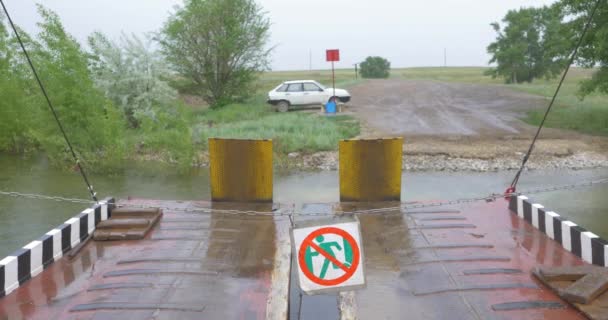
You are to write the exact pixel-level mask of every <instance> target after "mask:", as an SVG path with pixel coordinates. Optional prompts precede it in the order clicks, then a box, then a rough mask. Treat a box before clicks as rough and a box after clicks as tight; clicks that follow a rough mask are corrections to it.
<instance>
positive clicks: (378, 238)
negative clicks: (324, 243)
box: [340, 199, 584, 320]
mask: <svg viewBox="0 0 608 320" xmlns="http://www.w3.org/2000/svg"><path fill="white" fill-rule="evenodd" d="M366 206H367V205H366V204H342V205H340V209H341V210H349V209H358V210H360V209H365V207H366ZM390 206H392V205H390V204H387V205H386V207H390ZM373 207H377V205H374V206H373ZM447 209H451V210H454V211H453V214H450V216H458V217H464V218H466V219H467V221H468V222H470V223H471V224H474V225H475V227H476V228H475V229H466V228H464V229H463V228H446V229H419V228H417V226H419V222H418V221H419V219H418V218H420V217H423V216H424V217H432V216H445V215H446V210H437V212H432V213H431V212H427V213H424V214H421V215H418V214H411V213H407V212H405V213H404V212H394V214H385V215H382V216H380V215H360V216H359V219H360V221H361V232H362V237H363V246H364V248H363V249H364V250H365V253H366V261H365V268H366V269H365V270H366V280H367V287H366V288H365V289H362V290H359V291H355V292H354V298H353V299H352V300H353V301H352V302H348V303H347V302H345V301H344V300H342V296H341V300H340V303H341V306H342V307H341V308H342V310H343V311H346V312H347V313H348V314H355V315H356V316H357V318H358V319H403V318H404V317H406V316H407V318H408V319H518V320H519V319H584V317H583V316H582V315H580V314H579V313H577V312H576V311H575V310H573V309H572V308H570V307H564V308H560V309H553V308H550V307H546V306H544V305H539V304H531V305H530V306H534V308H532V307H530V306H529V305H520V304H513V305H504V306H501V304H504V303H512V302H519V301H556V302H560V301H561V300H560V298H559V297H557V295H555V294H554V293H552V292H551V291H550V290H547V288H545V287H544V286H543V285H542V284H540V283H539V282H538V281H537V280H536V279H534V278H533V277H532V276H531V270H532V269H534V268H535V267H536V266H538V265H545V266H566V265H581V264H583V262H582V261H581V260H580V259H579V258H578V257H576V256H574V255H573V254H571V253H569V252H567V251H565V250H563V249H562V248H561V247H560V245H559V244H557V243H555V242H554V241H552V240H551V239H549V238H547V237H545V236H544V235H542V234H541V233H540V232H538V231H537V230H535V229H534V228H533V227H531V226H529V225H527V224H525V222H523V221H521V220H519V219H518V218H517V217H516V216H514V215H513V214H511V213H510V212H509V210H508V209H507V203H506V202H505V201H504V200H502V199H499V200H498V201H496V202H493V203H478V204H472V205H462V206H454V207H452V208H447ZM457 211H459V212H457ZM433 223H437V224H443V223H442V222H441V221H436V222H433V221H424V222H423V223H421V224H424V225H431V224H433ZM511 230H517V231H518V232H517V233H511ZM474 269H486V270H489V269H493V270H498V269H505V270H506V269H518V270H521V271H522V272H519V273H510V272H506V273H503V272H492V273H484V271H480V270H477V271H480V273H479V274H465V271H466V270H474ZM495 305H498V307H495V308H493V306H495ZM563 305H564V306H565V305H566V304H565V303H563ZM509 306H510V307H509ZM496 308H497V309H496ZM348 318H349V317H347V316H344V313H343V317H342V319H348Z"/></svg>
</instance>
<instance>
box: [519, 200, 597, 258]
mask: <svg viewBox="0 0 608 320" xmlns="http://www.w3.org/2000/svg"><path fill="white" fill-rule="evenodd" d="M509 209H510V210H511V211H513V212H514V213H516V214H517V215H518V216H519V217H520V218H522V219H524V220H526V221H527V222H528V223H530V224H531V225H533V226H534V227H535V228H537V229H538V230H540V231H542V232H544V233H545V234H546V235H547V236H549V238H551V239H553V240H555V241H557V242H559V243H560V244H561V245H562V247H564V249H566V250H568V251H570V252H572V253H573V254H575V255H576V256H578V257H580V258H582V259H583V260H585V261H586V262H588V263H592V264H594V265H598V266H603V267H606V266H608V241H606V240H604V239H602V238H600V237H599V236H597V235H596V234H594V233H593V232H591V231H588V230H586V229H585V228H583V227H581V226H578V225H577V224H576V223H574V222H572V221H570V220H568V219H566V218H564V217H562V216H560V215H559V214H557V213H555V212H553V211H548V210H546V209H545V207H543V206H542V205H540V204H538V203H533V202H532V201H531V200H530V199H528V197H526V196H517V197H511V200H510V203H509Z"/></svg>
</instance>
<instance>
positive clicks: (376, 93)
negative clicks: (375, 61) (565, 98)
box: [351, 79, 546, 137]
mask: <svg viewBox="0 0 608 320" xmlns="http://www.w3.org/2000/svg"><path fill="white" fill-rule="evenodd" d="M351 92H352V95H353V101H352V103H351V105H352V106H353V107H354V108H353V111H355V114H356V115H357V116H358V117H359V118H360V119H361V120H363V121H365V122H366V123H367V125H368V126H369V127H370V129H372V132H374V133H376V134H385V135H408V136H411V135H433V136H475V135H479V136H495V137H498V136H504V135H518V134H519V133H521V132H524V131H526V132H527V131H529V129H530V127H529V126H527V125H525V124H523V123H522V122H521V121H520V117H521V116H522V115H523V112H524V111H525V110H529V109H534V108H542V107H543V106H545V105H546V104H545V102H544V99H543V98H541V97H537V96H532V95H526V94H523V93H519V92H515V91H512V90H510V89H508V88H504V87H500V86H483V85H471V84H460V83H445V82H435V81H419V80H401V79H390V80H372V81H368V82H366V83H364V84H361V85H358V86H355V87H353V88H351Z"/></svg>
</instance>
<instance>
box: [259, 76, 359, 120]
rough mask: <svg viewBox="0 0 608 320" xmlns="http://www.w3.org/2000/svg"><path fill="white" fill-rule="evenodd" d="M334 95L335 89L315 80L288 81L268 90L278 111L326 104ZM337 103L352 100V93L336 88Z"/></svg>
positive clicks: (270, 100)
mask: <svg viewBox="0 0 608 320" xmlns="http://www.w3.org/2000/svg"><path fill="white" fill-rule="evenodd" d="M333 97H334V89H333V88H326V87H324V86H323V85H322V84H320V83H318V82H316V81H314V80H296V81H286V82H283V83H281V84H280V85H279V86H278V87H276V88H274V89H273V90H272V91H270V92H268V103H270V104H271V105H273V106H275V107H276V110H277V111H280V112H286V111H288V110H289V107H291V106H306V105H325V104H326V103H327V102H329V101H330V100H332V99H333ZM335 98H336V103H346V102H348V101H350V93H348V91H346V90H344V89H336V90H335Z"/></svg>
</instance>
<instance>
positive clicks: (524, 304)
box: [492, 301, 566, 311]
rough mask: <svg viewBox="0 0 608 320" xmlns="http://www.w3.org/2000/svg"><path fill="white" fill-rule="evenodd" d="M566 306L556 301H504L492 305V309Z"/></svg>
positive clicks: (507, 309) (506, 309)
mask: <svg viewBox="0 0 608 320" xmlns="http://www.w3.org/2000/svg"><path fill="white" fill-rule="evenodd" d="M565 307H566V306H565V305H564V304H563V303H561V302H557V301H518V302H506V303H499V304H495V305H493V306H492V310H495V311H511V310H523V309H539V308H549V309H562V308H565Z"/></svg>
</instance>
